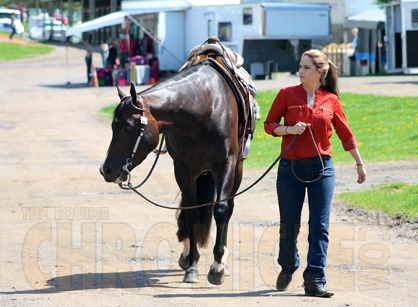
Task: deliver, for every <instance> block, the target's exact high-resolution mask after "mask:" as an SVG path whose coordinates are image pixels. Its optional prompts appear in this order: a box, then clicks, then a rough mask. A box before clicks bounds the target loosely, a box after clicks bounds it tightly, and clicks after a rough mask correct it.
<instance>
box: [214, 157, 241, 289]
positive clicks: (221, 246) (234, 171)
mask: <svg viewBox="0 0 418 307" xmlns="http://www.w3.org/2000/svg"><path fill="white" fill-rule="evenodd" d="M231 176H232V178H231ZM219 178H221V177H219ZM241 178H242V161H239V162H238V163H237V165H236V167H235V166H234V167H233V168H232V167H231V168H230V169H229V171H228V172H227V173H226V174H225V176H223V179H221V180H220V181H221V182H220V189H219V191H220V193H218V199H226V198H228V197H229V196H230V195H234V194H235V193H236V192H237V190H238V188H239V186H240V184H241ZM230 182H233V185H229V184H228V183H230ZM233 209H234V199H230V200H229V201H227V202H219V203H217V204H216V205H215V208H214V217H215V221H216V226H217V232H216V243H215V246H214V248H213V255H214V262H213V263H212V265H211V267H210V270H209V273H208V281H209V282H210V283H212V284H215V285H220V284H222V283H223V282H224V279H225V276H227V275H229V269H228V265H227V258H228V248H227V236H228V223H229V220H230V218H231V216H232V212H233Z"/></svg>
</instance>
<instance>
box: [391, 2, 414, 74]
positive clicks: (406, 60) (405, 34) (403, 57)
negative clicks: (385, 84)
mask: <svg viewBox="0 0 418 307" xmlns="http://www.w3.org/2000/svg"><path fill="white" fill-rule="evenodd" d="M385 11H386V47H387V54H388V62H387V70H388V72H402V73H405V74H417V73H418V56H417V49H418V1H416V0H402V1H396V2H390V3H388V4H386V6H385Z"/></svg>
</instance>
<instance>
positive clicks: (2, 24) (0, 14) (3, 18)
mask: <svg viewBox="0 0 418 307" xmlns="http://www.w3.org/2000/svg"><path fill="white" fill-rule="evenodd" d="M13 13H15V14H16V19H15V29H16V35H22V34H23V32H25V29H24V27H23V25H22V22H21V21H20V11H19V10H11V9H0V31H6V32H10V33H11V32H12V28H11V27H10V24H11V22H12V14H13Z"/></svg>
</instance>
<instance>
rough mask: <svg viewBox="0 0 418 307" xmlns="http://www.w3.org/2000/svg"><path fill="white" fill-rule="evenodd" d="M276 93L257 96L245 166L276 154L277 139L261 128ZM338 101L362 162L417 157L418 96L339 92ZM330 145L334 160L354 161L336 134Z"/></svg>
mask: <svg viewBox="0 0 418 307" xmlns="http://www.w3.org/2000/svg"><path fill="white" fill-rule="evenodd" d="M276 94H277V93H275V92H270V91H267V92H261V93H260V94H259V95H258V96H257V102H258V104H259V106H260V110H261V120H260V121H259V122H258V123H257V128H256V132H255V134H254V139H253V141H252V142H251V150H250V154H249V158H248V160H247V161H246V162H245V163H246V167H250V168H265V167H267V166H268V165H270V163H271V162H272V161H274V159H275V158H276V157H277V156H278V155H279V154H280V149H281V148H280V144H281V138H274V137H272V136H269V135H268V134H266V133H265V132H264V128H263V122H264V120H265V119H266V117H267V113H268V112H269V110H270V107H271V104H272V102H273V100H274V98H275V96H276ZM340 101H341V103H342V105H343V109H344V112H345V114H346V116H347V120H348V123H349V124H350V127H351V129H352V131H353V133H354V135H355V137H356V139H357V142H358V143H359V151H360V154H361V156H362V158H363V160H364V161H365V162H366V163H367V162H379V161H396V160H405V159H416V158H418V97H388V96H374V95H359V94H345V93H343V94H341V97H340ZM331 144H332V157H333V160H334V163H354V160H353V158H352V157H351V155H350V154H349V153H348V152H345V151H344V149H343V148H342V145H341V141H340V140H339V139H338V137H337V135H336V133H334V134H333V136H332V137H331Z"/></svg>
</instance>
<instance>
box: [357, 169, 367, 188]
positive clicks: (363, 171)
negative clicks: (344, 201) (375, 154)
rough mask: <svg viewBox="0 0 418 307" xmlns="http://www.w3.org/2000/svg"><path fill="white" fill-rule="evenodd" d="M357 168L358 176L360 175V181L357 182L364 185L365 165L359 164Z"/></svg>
mask: <svg viewBox="0 0 418 307" xmlns="http://www.w3.org/2000/svg"><path fill="white" fill-rule="evenodd" d="M356 168H357V174H358V179H357V182H358V183H359V184H362V183H363V182H365V181H366V175H367V174H366V169H365V168H364V164H357V165H356Z"/></svg>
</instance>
